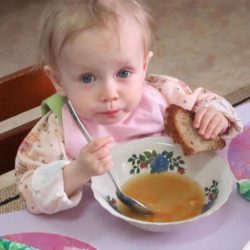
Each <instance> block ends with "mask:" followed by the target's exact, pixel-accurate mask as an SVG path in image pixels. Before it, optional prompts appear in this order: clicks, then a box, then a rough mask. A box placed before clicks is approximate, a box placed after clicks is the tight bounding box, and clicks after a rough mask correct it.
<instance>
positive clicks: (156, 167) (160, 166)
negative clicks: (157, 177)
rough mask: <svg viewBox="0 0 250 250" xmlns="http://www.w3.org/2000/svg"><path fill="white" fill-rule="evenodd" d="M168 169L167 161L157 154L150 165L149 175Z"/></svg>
mask: <svg viewBox="0 0 250 250" xmlns="http://www.w3.org/2000/svg"><path fill="white" fill-rule="evenodd" d="M168 167H169V160H168V159H167V158H166V157H164V156H163V155H162V154H157V155H156V157H155V158H154V160H153V161H152V162H151V164H150V168H151V173H161V172H164V171H167V170H168Z"/></svg>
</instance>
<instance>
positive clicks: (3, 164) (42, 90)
mask: <svg viewBox="0 0 250 250" xmlns="http://www.w3.org/2000/svg"><path fill="white" fill-rule="evenodd" d="M53 93H55V89H54V87H53V86H52V84H51V82H50V81H49V79H48V78H47V76H46V75H45V74H44V72H43V71H42V70H32V67H28V68H25V69H23V70H20V71H18V72H15V73H13V74H10V75H7V76H5V77H2V78H0V128H1V126H2V129H4V128H3V126H4V125H1V124H4V121H6V119H9V118H11V119H15V116H16V115H18V114H20V113H23V112H25V111H29V110H31V109H33V108H35V107H38V106H39V105H40V104H41V102H42V100H43V99H45V98H46V97H48V96H50V95H52V94H53ZM13 117H14V118H13ZM16 119H18V118H16ZM38 119H39V118H37V117H36V119H33V120H28V121H23V123H22V124H21V125H18V126H16V127H14V128H11V129H9V130H7V131H4V132H2V133H0V174H3V173H5V172H8V171H10V170H13V169H14V163H15V156H16V152H17V150H18V147H19V145H20V144H21V142H22V140H23V139H24V137H25V136H26V135H27V133H28V132H29V131H30V129H31V128H32V127H33V126H34V124H35V123H36V122H37V120H38Z"/></svg>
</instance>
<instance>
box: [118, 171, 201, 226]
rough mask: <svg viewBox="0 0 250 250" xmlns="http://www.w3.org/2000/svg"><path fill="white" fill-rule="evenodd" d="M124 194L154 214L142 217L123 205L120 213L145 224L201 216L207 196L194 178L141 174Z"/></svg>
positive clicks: (172, 174)
mask: <svg viewBox="0 0 250 250" xmlns="http://www.w3.org/2000/svg"><path fill="white" fill-rule="evenodd" d="M122 189H123V191H124V193H126V194H127V195H129V196H131V197H133V198H134V199H136V200H138V201H140V202H141V203H143V204H144V205H146V206H147V207H149V208H150V209H151V210H152V211H153V212H154V215H152V216H151V215H150V216H142V215H140V214H137V213H135V212H133V211H131V210H130V209H129V208H127V207H126V206H125V205H123V204H122V203H119V204H118V208H119V210H120V211H121V212H122V213H124V214H125V215H127V216H129V217H132V218H136V219H139V220H145V221H155V222H173V221H180V220H185V219H188V218H191V217H194V216H196V215H199V214H201V211H202V208H203V205H204V201H205V194H204V191H203V189H202V187H201V186H200V184H199V183H197V182H196V181H194V180H193V179H192V178H191V177H188V176H185V175H180V174H177V173H170V172H168V173H161V174H150V173H148V174H141V175H138V176H136V177H134V178H132V179H131V180H129V181H128V182H126V183H125V184H124V185H123V187H122Z"/></svg>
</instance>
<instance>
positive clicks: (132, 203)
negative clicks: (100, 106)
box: [66, 99, 153, 215]
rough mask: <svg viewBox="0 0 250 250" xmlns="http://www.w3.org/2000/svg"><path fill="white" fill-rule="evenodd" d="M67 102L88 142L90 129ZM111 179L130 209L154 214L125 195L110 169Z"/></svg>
mask: <svg viewBox="0 0 250 250" xmlns="http://www.w3.org/2000/svg"><path fill="white" fill-rule="evenodd" d="M66 104H67V106H68V109H69V111H70V114H71V115H72V117H73V119H74V120H75V122H76V124H77V125H78V127H79V129H80V130H81V132H82V134H83V135H84V137H85V138H86V140H87V141H88V142H91V141H92V137H91V136H90V134H89V133H88V131H87V130H86V128H85V127H84V126H83V124H82V122H81V120H80V118H79V117H78V115H77V113H76V111H75V109H74V107H73V106H72V104H71V102H70V100H69V99H67V100H66ZM107 173H108V175H109V177H110V179H111V180H112V182H113V183H114V185H115V188H116V195H117V197H118V198H119V199H120V201H121V202H122V203H124V204H125V205H127V206H128V207H129V208H130V209H132V210H134V211H135V212H137V213H140V214H143V215H152V214H153V212H152V211H151V210H150V209H149V208H147V207H146V206H145V205H143V204H142V203H140V202H139V201H137V200H135V199H133V198H131V197H129V196H127V195H125V194H124V193H123V192H122V191H121V188H120V186H119V185H118V183H117V181H116V179H115V177H114V176H113V175H112V173H111V172H110V171H108V172H107Z"/></svg>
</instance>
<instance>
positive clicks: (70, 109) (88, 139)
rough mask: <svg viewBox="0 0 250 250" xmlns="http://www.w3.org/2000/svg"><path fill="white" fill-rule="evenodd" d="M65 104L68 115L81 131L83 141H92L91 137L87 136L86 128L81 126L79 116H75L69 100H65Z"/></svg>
mask: <svg viewBox="0 0 250 250" xmlns="http://www.w3.org/2000/svg"><path fill="white" fill-rule="evenodd" d="M66 104H67V106H68V108H69V112H70V114H71V115H72V117H73V119H74V120H75V122H76V124H77V125H78V127H79V129H80V130H81V132H82V133H83V135H84V137H85V139H86V140H87V141H88V142H91V141H92V137H91V135H90V134H89V132H88V131H87V130H86V128H85V127H84V126H83V125H82V122H81V120H80V118H79V116H78V115H77V113H76V112H75V109H74V108H73V106H72V103H71V102H70V100H69V99H67V100H66Z"/></svg>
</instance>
